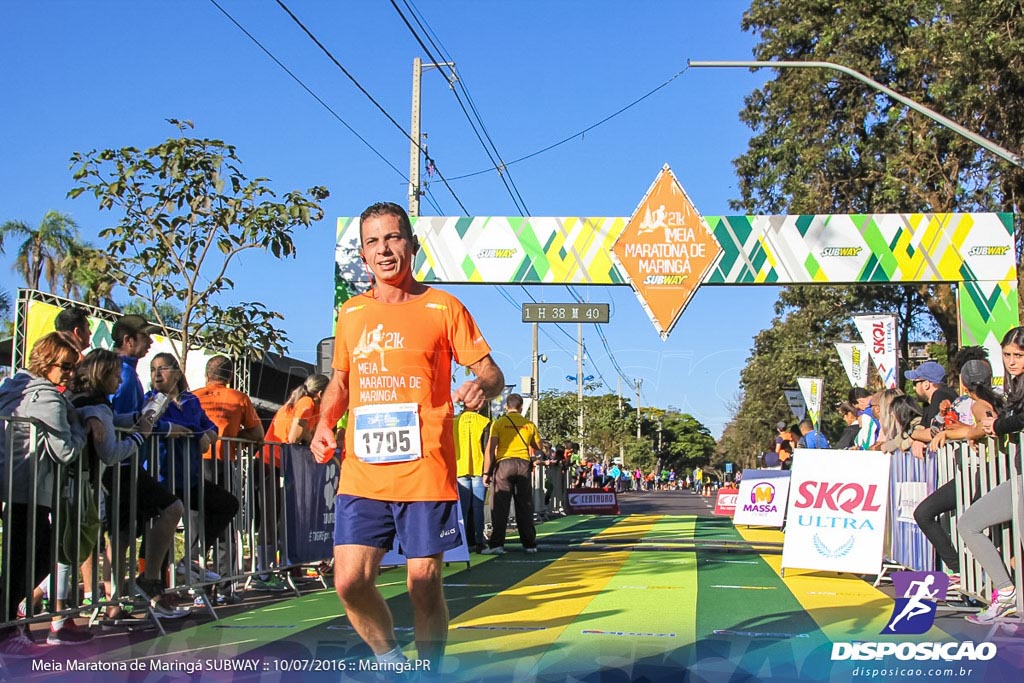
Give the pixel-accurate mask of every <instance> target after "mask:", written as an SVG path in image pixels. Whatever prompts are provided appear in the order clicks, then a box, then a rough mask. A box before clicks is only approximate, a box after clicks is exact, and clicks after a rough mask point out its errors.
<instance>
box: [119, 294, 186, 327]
mask: <svg viewBox="0 0 1024 683" xmlns="http://www.w3.org/2000/svg"><path fill="white" fill-rule="evenodd" d="M121 312H122V313H125V314H127V313H132V314H135V315H141V316H142V317H143V318H145V319H146V320H166V321H167V322H168V324H169V325H170V326H171V327H173V328H174V329H178V328H179V327H181V310H180V309H178V308H175V307H174V306H173V305H172V304H169V303H166V302H164V303H160V304H157V305H156V309H155V310H154V308H153V307H152V306H151V305H150V304H149V302H148V301H146V300H145V299H139V298H135V299H132V300H131V301H129V302H128V303H126V304H125V305H123V306H121Z"/></svg>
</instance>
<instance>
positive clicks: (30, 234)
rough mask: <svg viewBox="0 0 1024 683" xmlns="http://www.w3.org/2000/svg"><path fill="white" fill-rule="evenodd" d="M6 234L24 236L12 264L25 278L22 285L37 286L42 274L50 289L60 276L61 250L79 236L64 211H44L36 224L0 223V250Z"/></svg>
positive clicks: (62, 256) (56, 285)
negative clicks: (35, 225)
mask: <svg viewBox="0 0 1024 683" xmlns="http://www.w3.org/2000/svg"><path fill="white" fill-rule="evenodd" d="M8 238H14V239H22V238H24V239H23V241H22V242H21V244H20V245H19V246H18V255H17V257H15V260H14V267H15V269H16V270H17V271H18V274H19V275H21V276H22V278H24V280H25V286H26V287H28V288H29V289H39V283H40V282H41V281H42V280H43V279H44V278H45V280H46V283H47V284H48V285H49V286H50V291H51V292H53V291H55V290H56V289H57V287H58V284H59V282H60V280H61V268H60V265H61V262H62V260H63V258H64V254H65V253H66V252H67V251H68V250H69V249H70V247H71V245H72V244H74V243H75V242H76V240H77V239H78V225H77V224H76V223H75V221H74V219H73V218H71V216H68V215H67V214H63V213H60V212H59V211H47V212H46V215H45V216H43V220H42V221H41V222H40V223H39V227H36V228H33V227H31V226H30V225H29V224H28V223H25V222H24V221H7V222H5V223H4V224H3V225H0V251H3V249H4V243H5V242H6V241H7V239H8Z"/></svg>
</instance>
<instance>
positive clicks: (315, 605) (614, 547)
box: [6, 492, 1024, 683]
mask: <svg viewBox="0 0 1024 683" xmlns="http://www.w3.org/2000/svg"><path fill="white" fill-rule="evenodd" d="M659 498H660V499H663V500H664V501H665V502H664V504H662V505H659V504H658V499H659ZM680 508H682V510H681V509H680ZM623 509H624V514H622V515H619V516H571V517H563V518H561V519H557V520H554V521H550V522H547V523H545V524H543V525H541V526H540V527H539V543H540V544H541V552H539V553H537V554H534V555H528V554H526V553H524V552H522V550H521V548H519V546H518V544H517V539H516V538H515V536H514V535H513V536H512V537H511V538H510V541H509V543H508V545H507V546H506V548H507V549H508V551H509V552H508V553H507V554H505V555H503V556H486V557H485V556H479V555H473V556H472V562H471V564H470V565H469V566H467V565H466V564H465V563H461V564H451V565H449V566H447V567H446V569H445V579H444V580H445V593H446V597H447V601H448V605H449V611H450V618H451V625H450V630H449V641H448V648H447V655H446V658H445V661H444V664H443V667H442V671H440V672H433V674H434V678H433V680H444V681H481V680H483V681H737V682H739V681H854V680H861V679H869V678H871V677H873V676H874V677H878V678H884V679H885V680H911V679H918V678H921V677H931V678H935V679H936V680H958V681H969V680H979V681H980V680H984V681H985V682H986V683H997V682H998V681H1001V680H1013V681H1018V680H1021V678H1022V676H1021V674H1020V671H1021V669H1020V666H1021V663H1022V661H1024V660H1022V659H1021V649H1022V645H1024V644H1022V643H1021V642H1020V640H1021V639H1017V643H1016V644H1015V643H1014V642H1012V641H1011V642H1008V643H1005V644H1003V643H1000V645H999V647H1000V650H999V656H998V657H997V659H996V660H993V661H991V662H975V663H967V664H964V663H962V662H956V663H946V662H931V661H929V662H916V661H912V662H909V663H908V662H900V661H896V660H895V659H894V658H890V659H892V661H888V660H882V661H873V660H872V661H867V662H863V661H832V651H833V643H834V642H857V641H869V642H874V641H887V640H892V639H891V638H889V637H885V636H880V635H879V631H880V629H881V628H882V626H884V625H885V623H886V621H887V619H889V618H890V617H891V613H892V609H893V599H892V597H891V590H889V591H888V593H889V594H887V592H886V591H883V590H878V589H875V588H873V587H872V586H871V584H870V583H869V582H867V581H865V580H864V579H863V578H862V577H856V576H852V575H835V574H825V573H820V572H807V571H799V570H792V569H790V570H788V571H787V572H786V578H785V579H783V578H781V577H780V571H779V561H780V556H779V553H778V550H777V549H775V550H772V548H773V544H777V543H781V541H782V538H783V537H782V533H781V532H779V531H777V530H749V529H737V528H735V527H733V525H732V524H731V521H730V520H728V519H726V518H717V517H712V516H710V515H709V513H708V510H707V505H706V504H705V502H704V501H703V500H701V499H698V498H697V497H696V496H693V495H692V494H689V493H686V492H682V493H660V494H646V495H645V496H635V497H634V498H633V499H632V501H631V500H630V499H629V497H628V496H626V497H624V503H623ZM631 509H632V510H633V511H632V512H631ZM659 509H663V510H669V513H659V512H657V511H658V510H659ZM750 544H755V545H753V546H751V545H750ZM751 548H753V549H751ZM766 548H767V549H769V552H765V549H766ZM379 586H380V588H381V591H382V592H383V594H384V596H385V598H386V599H387V601H388V604H389V605H390V607H391V610H392V612H393V614H394V619H395V626H396V633H397V636H398V639H399V641H400V643H401V645H402V646H403V648H404V649H405V651H406V654H407V655H408V656H409V657H410V658H415V654H416V653H415V645H414V644H413V633H412V623H413V622H412V612H411V606H410V602H409V600H408V596H407V594H406V590H405V572H404V570H403V569H401V568H393V569H388V570H385V571H384V572H382V573H381V575H380V579H379ZM985 634H986V630H985V629H983V628H981V627H973V626H970V625H968V624H966V622H964V620H963V619H962V616H961V615H949V616H942V617H940V618H939V619H937V620H936V625H935V626H934V627H933V628H932V630H931V631H929V632H928V633H926V634H924V635H922V636H912V637H904V638H905V639H906V640H908V642H910V641H920V642H925V641H949V640H967V639H972V640H975V641H980V640H981V639H982V637H983V636H985ZM98 640H99V639H98ZM111 642H114V641H111ZM369 656H370V653H369V651H368V650H367V648H366V647H365V646H364V645H363V644H362V643H361V641H360V640H359V638H358V637H357V636H356V634H355V632H354V631H353V630H352V628H351V626H350V625H349V623H348V621H347V619H346V618H345V616H344V614H343V613H342V609H341V606H340V604H339V602H338V599H337V597H336V596H335V594H334V593H333V591H331V590H321V591H318V592H313V593H308V594H306V595H303V596H302V597H299V598H293V599H288V600H284V601H280V602H276V603H272V604H268V605H266V606H261V607H256V606H253V607H252V608H246V609H242V610H240V611H238V612H237V613H236V614H234V615H233V616H228V617H224V618H221V619H218V620H217V621H207V622H204V623H197V624H195V625H192V626H189V627H187V628H183V629H181V630H180V631H178V632H175V633H170V634H168V635H166V636H163V637H146V638H140V639H136V640H135V642H127V643H120V644H118V646H117V647H114V648H113V649H105V650H104V651H103V652H92V653H91V652H88V651H85V650H83V651H82V652H81V653H78V654H73V653H64V652H61V653H59V654H55V655H54V660H53V661H54V662H55V663H61V662H64V663H68V662H79V664H78V665H77V666H82V665H83V664H82V663H84V665H88V666H94V667H101V666H105V667H107V668H108V669H111V671H108V672H81V671H73V672H72V671H69V670H68V669H67V668H65V669H64V670H63V671H59V672H54V673H50V674H44V673H43V672H40V671H36V672H35V673H33V672H32V671H30V670H28V671H27V670H26V668H25V665H24V664H21V665H19V667H20V668H11V669H7V670H6V673H7V675H8V677H9V678H12V679H15V680H23V679H24V678H25V676H26V675H31V678H32V679H33V680H36V679H38V680H54V681H65V680H74V681H79V680H81V681H94V680H95V681H104V683H109V682H110V681H114V680H118V681H120V680H138V681H154V682H155V681H172V680H173V681H179V680H180V681H253V682H255V681H268V682H270V681H344V680H353V681H376V680H390V679H386V678H383V679H382V678H380V677H379V674H377V673H375V672H372V671H366V670H361V668H360V667H361V666H363V667H365V662H367V661H369V660H370V657H369ZM62 657H63V658H64V659H63V660H62V659H61V658H62ZM68 657H71V659H67V658H68ZM361 663H363V664H361ZM961 664H963V666H961ZM132 666H134V667H137V670H136V671H134V672H132V671H130V670H129V671H125V670H124V668H123V667H132ZM341 668H344V669H345V670H344V671H340V670H339V669H341ZM961 668H963V669H967V668H971V669H972V671H971V672H970V673H964V674H963V675H961V673H963V672H961ZM224 669H230V670H224ZM947 669H948V670H952V669H955V670H956V672H955V673H956V675H952V674H950V677H948V678H947V677H946V676H945V674H946V673H947ZM879 672H882V673H884V674H888V675H884V676H883V675H880V674H879ZM419 678H420V679H423V680H431V678H430V677H425V676H420V677H419ZM407 679H408V677H407V678H402V679H399V680H407Z"/></svg>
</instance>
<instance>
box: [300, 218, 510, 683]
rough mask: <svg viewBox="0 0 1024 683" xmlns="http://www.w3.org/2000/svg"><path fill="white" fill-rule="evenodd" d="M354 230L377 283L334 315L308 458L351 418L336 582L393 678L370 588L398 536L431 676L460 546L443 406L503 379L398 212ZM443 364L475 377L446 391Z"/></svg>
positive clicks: (397, 657) (387, 617) (472, 401)
mask: <svg viewBox="0 0 1024 683" xmlns="http://www.w3.org/2000/svg"><path fill="white" fill-rule="evenodd" d="M359 231H360V249H359V255H360V258H362V260H363V262H364V263H365V264H366V266H367V267H368V268H369V270H370V271H371V272H372V274H373V277H374V279H375V286H374V287H373V289H371V290H370V291H369V292H366V293H365V294H361V295H358V296H355V297H352V298H351V299H349V300H348V301H346V302H345V303H344V304H343V305H342V307H341V309H340V310H339V312H338V327H337V332H336V337H335V353H334V362H333V367H334V376H333V377H332V378H331V382H330V384H329V385H328V386H327V390H326V392H325V393H324V398H323V404H322V406H321V409H320V421H319V424H318V426H317V429H316V433H315V434H314V436H313V442H312V444H311V447H312V450H313V455H314V457H316V459H317V461H318V462H327V461H328V460H329V459H330V458H332V457H334V453H335V450H336V449H337V445H338V444H337V442H336V440H335V436H334V427H335V425H336V424H337V422H338V420H339V419H340V418H341V416H342V414H343V413H344V412H345V411H346V410H348V411H349V420H348V428H347V429H346V430H345V448H344V450H343V455H342V457H343V460H342V473H343V474H342V477H341V481H340V484H339V486H338V496H337V499H336V501H335V527H334V585H335V589H336V590H337V592H338V596H339V597H340V598H341V602H342V604H343V605H344V606H345V612H346V615H347V616H348V619H349V622H350V623H351V624H352V626H353V628H355V630H356V632H357V633H358V634H359V636H360V637H361V638H362V639H363V640H364V641H365V642H366V643H367V645H369V646H370V648H371V649H372V650H373V652H374V654H375V655H376V657H377V661H378V663H379V664H380V665H381V666H382V667H383V668H385V669H386V668H390V667H394V668H395V670H396V671H397V670H400V667H402V666H404V665H405V664H406V661H407V660H406V658H405V655H404V654H403V653H402V650H401V648H399V647H398V644H397V641H396V640H395V634H394V626H393V622H392V618H391V612H390V610H389V609H388V606H387V603H385V602H384V598H383V596H382V595H381V593H380V591H379V590H378V589H377V586H376V579H377V574H378V571H379V569H380V563H381V560H383V558H384V555H385V554H386V553H387V551H388V549H389V548H390V547H391V545H392V543H393V542H394V540H395V538H396V536H397V538H398V541H399V549H400V550H401V552H402V553H403V554H404V555H405V556H406V558H408V578H407V585H408V589H409V597H410V598H411V600H412V605H413V614H414V621H413V623H414V628H415V633H416V648H417V651H418V653H419V657H420V658H421V659H423V660H426V661H427V662H428V663H429V666H430V670H431V671H432V672H435V673H436V672H439V668H440V663H441V658H442V656H443V655H444V647H445V642H446V640H447V636H448V607H447V605H446V604H445V601H444V591H443V588H442V584H441V567H442V558H443V556H444V552H445V551H446V550H450V549H453V548H456V547H458V546H459V545H460V543H461V539H460V537H459V529H458V514H457V510H456V506H457V505H458V500H459V495H458V487H457V485H456V481H455V475H456V464H455V443H454V438H453V429H452V423H453V414H454V409H453V402H455V401H458V402H461V403H463V404H464V405H465V407H466V408H467V409H468V410H476V409H478V408H480V407H481V406H482V405H483V404H484V402H485V401H486V400H487V399H488V398H491V397H493V396H497V395H498V394H499V393H500V392H501V390H502V388H503V387H504V384H505V378H504V376H503V375H502V372H501V370H500V369H499V368H498V366H497V365H496V364H495V363H494V361H493V360H492V359H491V355H490V351H491V349H490V347H489V346H488V345H487V342H486V341H484V338H483V335H482V334H481V333H480V330H479V329H478V328H477V325H476V322H475V321H474V320H473V318H472V316H471V315H470V314H469V312H468V311H467V310H466V308H465V307H464V306H463V305H462V303H461V302H459V300H458V299H456V298H455V297H453V296H451V295H450V294H448V293H446V292H443V291H441V290H438V289H433V288H431V287H427V286H426V285H424V284H423V283H421V282H418V281H416V279H415V278H414V277H413V260H414V259H415V256H416V252H417V251H418V250H419V242H418V241H417V239H416V237H415V236H414V235H413V233H412V225H411V224H410V222H409V216H408V215H407V214H406V213H405V210H404V209H402V207H400V206H398V205H397V204H392V203H380V204H374V205H372V206H370V207H368V208H367V209H366V210H365V211H363V213H362V216H360V225H359ZM384 358H386V359H387V360H386V363H387V365H386V368H387V369H385V365H384V362H383V359H384ZM452 360H455V361H456V362H457V363H459V364H460V365H464V366H467V367H468V368H469V369H470V370H472V371H473V374H474V375H475V379H472V380H469V381H466V382H465V383H463V384H462V385H461V386H459V387H458V388H457V389H455V390H454V391H452V389H451V384H452V379H451V378H452V374H451V373H452Z"/></svg>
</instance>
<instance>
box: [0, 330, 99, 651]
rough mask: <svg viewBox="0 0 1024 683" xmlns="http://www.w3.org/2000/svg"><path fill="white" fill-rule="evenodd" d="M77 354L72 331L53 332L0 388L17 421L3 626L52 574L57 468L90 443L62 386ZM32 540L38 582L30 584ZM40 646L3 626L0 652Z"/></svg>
mask: <svg viewBox="0 0 1024 683" xmlns="http://www.w3.org/2000/svg"><path fill="white" fill-rule="evenodd" d="M79 358H80V356H79V352H78V347H77V345H76V344H75V342H74V341H73V340H72V338H71V337H70V335H68V334H67V333H64V332H51V333H50V334H48V335H46V336H44V337H42V338H40V339H39V341H37V342H36V343H35V345H34V346H33V347H32V351H31V352H30V353H29V363H28V369H27V370H21V371H19V372H18V373H17V374H15V375H14V377H12V378H11V379H9V380H7V381H6V382H4V383H3V385H0V416H4V417H8V418H10V417H13V418H16V419H13V420H10V421H3V422H2V423H0V424H2V429H0V499H2V500H3V501H4V503H5V506H4V517H5V519H4V522H5V523H4V529H5V533H6V534H9V537H10V546H9V547H10V549H11V550H10V557H5V558H4V562H3V566H2V575H0V591H2V590H3V586H4V584H5V583H7V582H8V581H9V582H10V590H9V592H8V593H6V594H3V593H0V623H2V622H7V621H12V620H13V618H14V615H15V610H16V606H17V604H18V601H19V600H21V599H22V598H24V597H26V596H27V594H28V592H29V591H31V589H32V587H34V586H35V585H37V584H38V583H39V582H40V581H41V580H42V579H43V577H44V576H46V575H47V574H48V573H49V572H50V568H51V559H52V558H51V557H50V533H51V529H50V508H51V506H52V505H53V502H54V489H55V488H56V486H55V483H56V482H55V481H54V479H55V477H54V470H55V465H56V464H57V463H60V464H64V465H66V464H68V463H70V462H71V461H73V460H74V459H75V458H76V457H77V456H78V455H79V453H80V452H81V449H82V445H83V444H84V443H85V429H84V427H83V426H82V424H81V422H80V421H79V419H78V416H77V414H76V413H75V411H74V409H73V408H72V407H71V405H70V403H69V402H68V399H67V398H65V397H64V396H63V395H62V394H61V392H60V391H59V390H58V387H67V384H68V381H69V380H70V379H71V377H72V375H74V372H75V368H76V367H77V366H78V361H79ZM33 520H34V523H35V536H34V537H33V538H29V529H30V528H31V525H32V523H33ZM4 540H5V541H6V540H7V539H4ZM30 544H31V547H32V550H33V555H34V557H33V564H32V568H33V581H32V583H31V584H29V585H26V582H25V578H26V577H25V567H26V566H28V564H29V557H28V554H29V547H30ZM39 649H40V648H37V646H36V645H35V644H34V643H33V642H32V640H31V638H29V636H28V635H27V634H26V633H25V632H24V631H23V630H21V629H16V628H13V627H8V628H5V629H0V654H3V655H6V656H9V657H18V656H21V657H34V656H37V654H38V650H39Z"/></svg>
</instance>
